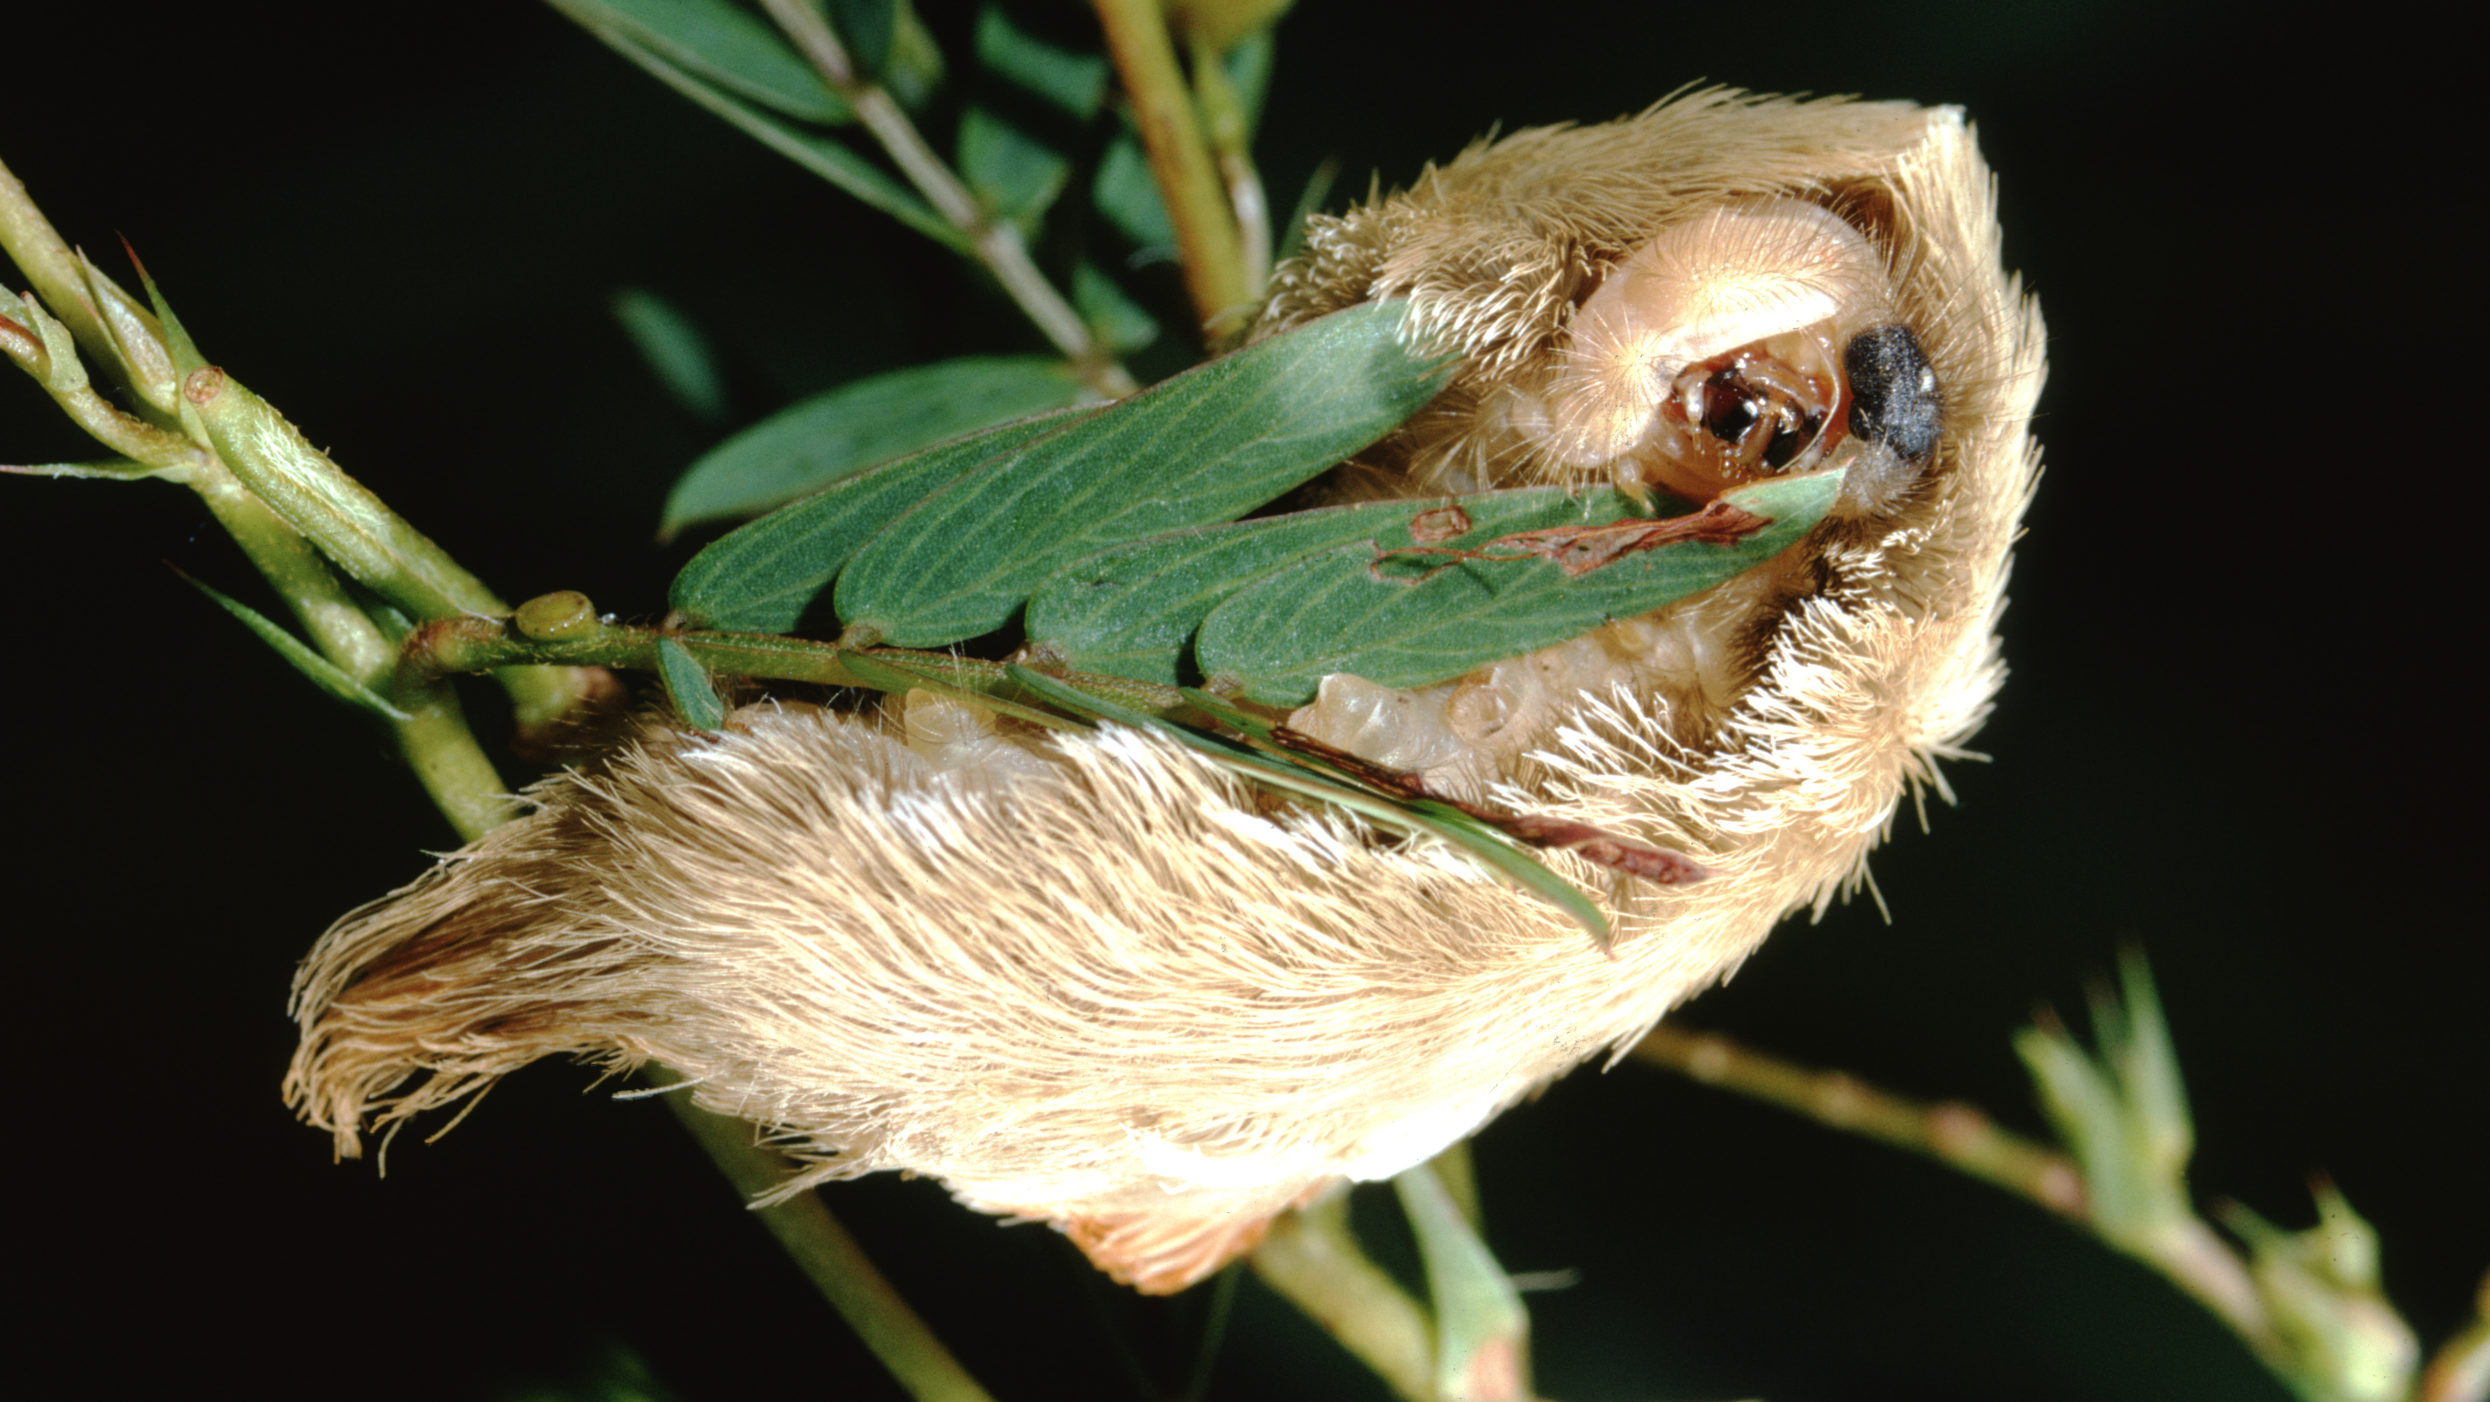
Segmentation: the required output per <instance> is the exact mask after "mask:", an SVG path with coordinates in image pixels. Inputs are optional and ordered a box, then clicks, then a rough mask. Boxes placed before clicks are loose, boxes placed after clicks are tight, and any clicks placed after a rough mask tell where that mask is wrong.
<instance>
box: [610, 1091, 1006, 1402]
mask: <svg viewBox="0 0 2490 1402" xmlns="http://www.w3.org/2000/svg"><path fill="white" fill-rule="evenodd" d="M644 1079H646V1080H648V1081H650V1082H652V1083H654V1084H657V1085H660V1086H671V1085H676V1084H679V1083H680V1079H681V1078H680V1077H678V1076H676V1075H675V1074H674V1073H672V1072H671V1071H667V1070H664V1069H663V1068H660V1067H651V1068H649V1070H648V1071H647V1072H646V1073H644ZM665 1101H666V1104H667V1105H668V1106H670V1107H672V1108H673V1110H674V1113H675V1116H676V1118H678V1119H680V1120H682V1122H683V1127H684V1128H686V1129H688V1130H690V1131H691V1133H692V1137H693V1138H694V1139H696V1140H698V1141H699V1142H700V1147H701V1148H702V1149H703V1150H705V1151H707V1153H708V1155H709V1158H710V1161H711V1162H713V1163H715V1164H716V1165H717V1166H718V1169H719V1171H720V1172H722V1173H724V1174H725V1175H726V1179H727V1181H728V1182H729V1183H732V1184H733V1185H734V1187H735V1190H736V1191H737V1192H739V1193H741V1194H743V1195H744V1196H745V1197H746V1198H755V1197H760V1196H762V1195H764V1194H766V1193H768V1192H769V1191H770V1190H771V1189H773V1188H777V1187H779V1186H780V1185H781V1184H783V1183H784V1182H785V1180H786V1176H787V1170H788V1164H787V1161H786V1159H785V1158H783V1157H781V1156H780V1155H777V1154H774V1153H771V1152H770V1151H769V1150H767V1149H765V1148H762V1147H761V1146H760V1145H759V1144H757V1143H755V1142H754V1141H753V1129H752V1126H750V1125H748V1124H745V1123H744V1122H743V1121H741V1120H735V1119H729V1118H727V1117H726V1116H723V1115H713V1114H711V1113H709V1112H708V1111H706V1110H703V1109H701V1108H700V1107H699V1106H697V1105H694V1104H693V1103H692V1098H691V1097H690V1096H689V1095H685V1094H680V1093H677V1094H672V1095H668V1096H666V1097H665ZM752 1215H753V1216H755V1217H758V1218H759V1219H761V1225H762V1226H763V1227H765V1228H767V1229H768V1230H769V1234H770V1235H771V1236H772V1237H773V1238H775V1239H776V1240H777V1242H778V1245H779V1248H780V1249H781V1250H783V1251H785V1252H786V1253H787V1255H788V1257H789V1258H790V1259H792V1260H793V1261H794V1262H795V1264H796V1267H797V1268H798V1269H800V1270H802V1271H803V1272H804V1275H805V1278H807V1279H809V1280H810V1281H812V1282H813V1288H814V1289H816V1290H819V1291H820V1292H821V1297H822V1298H823V1299H824V1300H827V1301H829V1303H830V1307H831V1308H832V1309H835V1310H837V1311H838V1312H839V1317H840V1318H841V1319H844V1320H846V1321H847V1323H848V1326H849V1327H850V1328H852V1329H854V1330H855V1331H856V1335H857V1337H858V1338H860V1339H862V1340H864V1344H865V1347H866V1348H869V1349H871V1350H872V1351H873V1356H874V1357H876V1358H878V1359H880V1360H882V1366H883V1367H885V1368H888V1369H889V1370H890V1373H891V1376H892V1377H893V1378H896V1379H897V1380H898V1381H899V1385H900V1386H901V1387H903V1388H906V1389H907V1391H908V1395H909V1396H911V1397H914V1398H916V1399H917V1402H993V1396H992V1394H990V1393H988V1392H987V1391H986V1390H985V1389H984V1388H983V1387H980V1386H978V1384H977V1380H976V1379H975V1378H973V1377H970V1376H969V1373H968V1370H967V1369H966V1368H963V1367H961V1366H960V1361H959V1360H958V1359H956V1358H954V1357H952V1356H951V1351H950V1350H949V1349H947V1348H944V1347H943V1345H942V1340H940V1339H938V1338H936V1337H934V1331H933V1329H932V1328H931V1327H930V1326H928V1325H927V1324H926V1322H925V1320H924V1319H923V1318H922V1317H921V1316H919V1315H918V1314H917V1312H916V1311H915V1310H913V1309H911V1308H909V1306H908V1302H907V1300H905V1299H904V1298H902V1297H901V1296H900V1294H899V1291H898V1290H897V1289H896V1288H894V1287H893V1286H892V1285H891V1283H890V1280H889V1278H888V1277H886V1276H884V1275H883V1274H882V1272H881V1271H880V1270H879V1269H878V1268H876V1267H875V1266H874V1264H873V1261H872V1258H870V1257H868V1256H866V1255H865V1250H864V1247H862V1246H861V1245H859V1244H858V1243H857V1241H856V1238H855V1237H854V1236H853V1235H851V1234H850V1233H849V1232H848V1230H847V1228H846V1227H845V1226H843V1225H841V1223H840V1222H839V1219H837V1218H836V1217H833V1216H831V1215H830V1209H829V1208H828V1207H827V1206H825V1205H824V1204H823V1203H822V1200H821V1194H819V1193H815V1192H804V1193H798V1194H796V1195H795V1196H794V1197H791V1198H789V1199H787V1200H786V1201H784V1202H780V1203H775V1204H772V1205H771V1206H768V1207H760V1208H755V1209H753V1214H752Z"/></svg>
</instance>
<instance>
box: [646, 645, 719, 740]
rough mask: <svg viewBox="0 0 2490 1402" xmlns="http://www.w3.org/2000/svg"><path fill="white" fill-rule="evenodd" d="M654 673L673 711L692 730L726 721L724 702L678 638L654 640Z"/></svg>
mask: <svg viewBox="0 0 2490 1402" xmlns="http://www.w3.org/2000/svg"><path fill="white" fill-rule="evenodd" d="M657 675H658V676H659V677H660V678H662V679H664V681H665V683H666V697H667V699H668V700H670V701H672V702H674V709H675V712H676V713H677V714H679V715H681V716H682V717H683V721H684V723H685V724H687V725H689V726H691V727H692V729H694V730H715V729H717V728H718V727H719V726H722V725H724V724H726V703H725V702H724V701H721V700H719V699H718V689H717V687H716V686H714V685H712V684H711V682H710V681H709V674H708V673H707V672H706V671H704V670H702V668H701V665H700V662H699V661H698V659H696V658H694V657H693V656H692V653H691V649H689V648H687V647H685V646H683V643H682V641H681V640H680V639H677V638H659V639H658V640H657Z"/></svg>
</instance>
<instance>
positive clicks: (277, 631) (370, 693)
mask: <svg viewBox="0 0 2490 1402" xmlns="http://www.w3.org/2000/svg"><path fill="white" fill-rule="evenodd" d="M173 573H175V574H180V575H181V576H182V580H183V582H184V583H187V584H188V585H189V586H190V587H191V588H193V589H196V590H198V591H199V592H200V593H202V594H205V595H207V596H208V597H209V598H210V599H213V600H215V601H216V606H217V607H218V608H221V609H223V610H224V611H225V612H227V613H229V614H232V615H233V616H234V617H235V618H238V619H240V620H241V621H242V626H243V627H245V628H248V629H250V630H251V632H252V634H253V635H254V636H256V637H257V638H258V639H259V640H260V641H261V642H263V643H266V644H268V646H270V647H272V648H274V649H276V653H277V656H279V657H282V658H284V659H285V660H286V662H287V663H289V664H291V665H292V667H293V668H294V670H295V671H297V672H300V673H302V674H303V675H304V676H305V677H307V678H309V679H310V681H311V684H312V685H313V686H316V687H318V688H320V689H321V690H322V691H325V692H327V693H328V694H329V695H330V696H333V697H335V698H336V699H338V700H340V701H343V702H345V703H346V704H347V705H349V706H352V707H354V708H356V709H357V710H362V711H369V712H371V713H372V714H373V715H376V716H378V717H380V718H381V719H382V720H389V721H404V720H412V719H414V717H412V716H410V715H408V714H407V713H406V712H405V711H402V710H400V709H398V708H397V707H396V706H393V705H391V704H389V702H388V701H387V700H385V699H383V698H382V697H381V695H380V693H378V692H376V691H374V690H372V689H371V688H370V687H367V686H365V685H364V684H363V683H361V682H359V681H356V680H355V679H354V678H353V677H351V676H349V675H347V673H346V669H345V668H343V667H340V666H338V665H337V664H336V663H334V662H331V661H329V660H328V659H327V658H325V657H322V656H321V655H320V654H319V652H318V650H316V649H314V648H313V647H312V646H311V644H309V643H306V642H304V641H303V640H302V639H300V638H298V637H295V636H294V635H293V634H291V633H289V632H287V631H285V629H284V628H282V627H280V626H278V624H277V623H276V621H275V620H274V619H271V618H269V617H268V616H267V615H266V614H264V613H261V612H260V611H259V610H257V609H255V608H252V607H251V606H250V605H249V604H246V603H243V602H242V601H241V600H239V599H236V598H232V597H230V596H228V595H226V594H224V593H222V592H220V591H218V590H216V589H212V588H210V587H209V586H207V585H205V584H202V583H201V582H199V581H198V580H196V579H192V578H191V577H190V576H189V575H187V574H182V572H181V571H180V570H175V571H173Z"/></svg>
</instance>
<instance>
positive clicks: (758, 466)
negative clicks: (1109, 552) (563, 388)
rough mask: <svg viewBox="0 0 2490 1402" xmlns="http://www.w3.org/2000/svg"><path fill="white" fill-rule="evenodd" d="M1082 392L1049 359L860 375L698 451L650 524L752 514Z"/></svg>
mask: <svg viewBox="0 0 2490 1402" xmlns="http://www.w3.org/2000/svg"><path fill="white" fill-rule="evenodd" d="M1087 393H1088V390H1087V388H1086V387H1085V386H1083V385H1082V383H1081V378H1080V376H1078V375H1076V374H1074V373H1073V371H1072V367H1071V366H1069V365H1067V364H1065V363H1064V362H1063V361H1061V360H1059V359H1056V358H1054V357H1052V356H1043V355H984V356H963V357H961V358H959V359H956V360H943V361H937V362H935V363H934V364H932V365H918V366H912V367H910V368H909V369H906V370H894V371H891V372H889V373H888V374H882V375H868V376H866V377H865V378H863V379H861V380H852V381H850V382H848V383H847V384H843V385H840V386H838V387H837V388H836V389H830V390H824V391H823V392H821V393H820V394H816V395H812V396H809V397H807V398H805V399H802V400H799V401H797V402H796V403H794V404H791V405H789V406H788V407H786V408H784V409H781V410H780V411H778V412H777V413H775V414H772V415H770V416H769V417H768V418H766V419H763V420H762V421H761V422H759V423H757V424H754V425H753V426H752V427H750V428H747V429H745V430H744V431H743V432H741V433H738V434H736V435H735V436H734V437H732V438H729V439H727V440H726V441H725V442H723V443H720V444H719V445H718V446H716V447H714V448H712V449H710V450H709V451H708V452H706V453H704V454H702V455H701V457H700V460H699V461H697V462H695V463H693V464H692V465H691V467H690V468H689V469H687V470H686V471H685V472H684V474H683V476H682V478H681V479H680V480H679V481H677V482H676V483H675V484H674V491H673V492H672V493H670V494H669V495H668V496H667V498H666V510H665V518H664V520H663V522H662V523H661V524H660V525H659V527H658V534H659V535H660V536H661V537H670V536H672V535H674V534H675V533H676V532H678V531H681V530H682V529H684V528H685V527H687V526H693V525H698V524H699V523H701V522H703V521H715V520H724V519H730V518H733V517H738V516H753V515H758V514H759V513H761V512H763V511H767V510H769V509H771V508H772V507H776V506H781V505H784V504H785V503H787V502H790V501H793V500H795V499H796V498H797V497H800V496H802V495H804V494H805V493H806V492H812V491H818V490H820V489H821V488H823V487H826V486H828V485H829V484H831V483H832V482H836V481H838V480H839V479H840V478H843V477H847V476H849V475H851V474H853V473H856V472H859V471H862V470H863V469H865V468H868V467H871V466H873V465H875V464H876V463H883V462H889V461H891V460H892V459H894V458H899V457H903V456H905V455H907V454H909V453H913V452H916V451H917V450H919V449H921V448H926V447H930V446H932V445H934V444H937V443H941V442H943V441H944V440H946V439H950V438H954V437H957V436H959V435H961V434H964V433H973V432H975V431H976V430H978V429H981V428H986V427H988V426H990V425H993V424H999V423H1004V422H1007V421H1009V420H1012V419H1018V418H1022V417H1024V416H1027V415H1030V414H1039V413H1044V412H1045V411H1047V410H1049V409H1057V408H1061V407H1063V406H1065V405H1068V404H1073V403H1077V402H1078V401H1080V400H1081V399H1082V398H1083V397H1084V396H1086V394H1087Z"/></svg>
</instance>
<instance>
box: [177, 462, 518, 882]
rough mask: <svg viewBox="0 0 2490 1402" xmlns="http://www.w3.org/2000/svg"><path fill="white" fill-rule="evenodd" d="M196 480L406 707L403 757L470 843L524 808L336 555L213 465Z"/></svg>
mask: <svg viewBox="0 0 2490 1402" xmlns="http://www.w3.org/2000/svg"><path fill="white" fill-rule="evenodd" d="M191 486H192V487H193V488H194V489H195V490H196V491H197V492H198V493H199V496H200V498H201V499H202V500H203V501H205V502H206V503H207V507H208V510H209V511H211V512H213V513H214V514H215V516H216V520H217V523H218V524H219V525H222V526H223V527H224V528H225V531H226V533H227V534H228V535H231V536H232V537H233V538H234V542H235V543H236V544H238V545H240V546H241V547H242V552H243V553H244V554H245V555H247V556H249V557H250V560H251V563H252V564H253V565H254V566H256V567H257V568H258V570H259V572H260V575H261V577H263V578H265V579H266V580H267V581H268V583H269V584H270V585H271V586H273V587H274V588H275V589H276V591H277V592H278V593H279V594H281V595H283V596H284V598H285V602H286V606H287V607H288V608H289V609H291V610H292V611H293V614H294V617H295V619H296V621H298V622H300V623H301V624H302V625H303V630H304V631H305V632H307V633H309V634H310V635H311V639H312V642H313V643H314V644H315V645H316V646H318V648H319V649H320V652H321V654H322V655H324V656H326V657H327V658H328V659H329V660H330V661H331V662H334V663H336V664H337V665H338V666H339V667H342V668H344V669H345V671H346V673H347V674H348V675H349V676H351V677H353V678H354V679H355V680H356V681H358V682H360V683H362V684H363V685H365V686H367V687H371V688H373V689H374V690H378V691H383V692H385V693H386V694H388V696H389V699H390V700H391V702H392V703H394V704H395V705H396V706H397V707H398V708H399V709H400V710H402V711H404V712H405V713H406V719H405V720H402V721H396V722H393V723H392V725H391V729H392V731H394V732H395V735H396V738H397V742H398V753H399V754H400V756H402V757H403V758H404V759H405V760H406V764H407V768H409V769H411V770H413V771H414V773H415V778H416V781H417V782H418V783H421V784H422V785H423V786H424V792H425V793H426V794H428V795H430V796H431V798H432V802H433V806H435V807H437V808H439V809H440V810H441V815H442V816H443V817H445V818H447V819H449V822H450V826H451V827H453V828H455V829H457V831H458V836H459V838H460V840H462V841H468V842H472V841H474V840H475V839H477V838H479V837H482V836H483V835H484V834H485V833H487V832H490V831H491V830H492V829H494V828H495V827H498V826H499V825H500V824H501V823H503V822H504V821H506V820H507V819H508V818H509V817H510V816H511V814H512V813H513V812H515V811H516V809H515V807H514V805H513V802H512V800H511V797H510V793H509V787H508V785H506V784H504V783H503V782H502V778H501V775H500V773H499V772H497V771H496V770H495V769H494V768H493V762H492V761H491V760H490V759H488V758H486V756H485V753H484V749H483V747H482V746H480V745H478V744H477V743H476V738H475V733H474V732H473V731H471V730H469V729H468V728H467V718H466V715H465V713H464V712H463V711H461V710H460V709H459V705H458V698H457V697H456V696H455V695H453V694H452V693H451V691H450V689H449V686H448V685H447V683H445V682H444V681H442V680H441V679H440V678H439V677H437V676H427V675H425V674H422V673H418V672H414V671H406V670H401V669H400V668H399V667H398V665H397V664H398V649H397V647H396V646H395V645H394V644H392V643H391V641H390V640H389V638H388V637H387V635H385V634H384V633H383V632H382V631H381V629H380V628H379V627H378V626H376V625H375V624H374V623H373V622H372V620H371V618H370V617H369V616H368V615H366V614H365V613H364V611H363V608H362V606H361V604H360V603H358V602H357V601H356V599H355V598H354V596H353V595H351V594H349V593H348V592H347V590H346V587H345V585H344V584H343V583H342V582H341V581H339V579H338V578H337V575H336V573H335V572H334V571H332V570H331V569H330V568H329V564H328V561H327V560H326V559H324V558H322V556H321V555H320V552H318V551H317V550H314V549H313V548H312V546H311V543H310V542H309V541H307V540H305V539H303V538H302V536H301V535H299V534H297V533H296V532H295V531H294V529H293V528H292V527H291V526H289V525H287V524H286V523H285V521H284V520H283V519H282V518H280V517H279V516H278V515H277V513H276V512H275V511H273V510H271V509H270V508H269V506H268V504H267V503H266V502H263V501H261V500H260V499H259V498H258V497H257V496H254V495H253V494H252V493H251V492H250V491H249V490H248V489H247V488H245V487H244V486H243V485H242V484H241V483H240V482H238V481H236V480H234V478H233V476H232V474H230V473H228V472H226V471H225V470H224V469H223V468H222V467H221V466H218V465H216V464H214V463H211V464H210V465H209V466H208V467H206V468H204V469H202V470H200V471H199V472H197V473H195V474H194V475H193V477H192V480H191Z"/></svg>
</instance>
